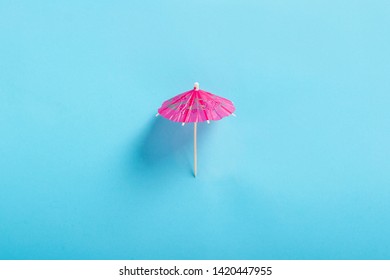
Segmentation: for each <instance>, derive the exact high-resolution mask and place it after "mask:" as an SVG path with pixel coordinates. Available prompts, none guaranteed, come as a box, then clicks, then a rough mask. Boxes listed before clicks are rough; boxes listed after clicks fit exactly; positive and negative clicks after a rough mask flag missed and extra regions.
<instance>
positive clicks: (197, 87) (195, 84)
mask: <svg viewBox="0 0 390 280" xmlns="http://www.w3.org/2000/svg"><path fill="white" fill-rule="evenodd" d="M194 89H195V90H199V83H198V82H196V83H194Z"/></svg>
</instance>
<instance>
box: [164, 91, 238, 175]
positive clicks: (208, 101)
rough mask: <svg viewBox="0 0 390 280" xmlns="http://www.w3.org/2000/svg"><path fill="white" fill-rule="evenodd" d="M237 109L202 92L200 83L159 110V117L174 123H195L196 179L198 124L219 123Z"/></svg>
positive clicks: (213, 95)
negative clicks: (205, 122)
mask: <svg viewBox="0 0 390 280" xmlns="http://www.w3.org/2000/svg"><path fill="white" fill-rule="evenodd" d="M234 110H235V108H234V105H233V102H231V101H230V100H228V99H226V98H223V97H220V96H217V95H215V94H212V93H210V92H207V91H204V90H200V89H199V83H195V84H194V88H193V89H192V90H189V91H186V92H183V93H181V94H179V95H176V96H175V97H172V98H171V99H169V100H167V101H165V102H164V103H163V104H162V105H161V107H160V108H159V109H158V114H157V115H156V116H158V115H161V116H163V117H164V118H167V119H168V120H171V121H173V122H181V123H182V125H185V124H186V123H190V122H193V123H194V175H195V177H196V169H197V168H196V165H197V164H196V126H197V123H198V122H204V121H207V123H210V121H218V120H220V119H222V118H224V117H227V116H229V115H233V116H235V115H234V114H233V112H234Z"/></svg>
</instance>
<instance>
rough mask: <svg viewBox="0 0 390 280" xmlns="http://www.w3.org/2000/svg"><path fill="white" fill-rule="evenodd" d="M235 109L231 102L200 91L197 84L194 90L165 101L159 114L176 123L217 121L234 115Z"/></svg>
mask: <svg viewBox="0 0 390 280" xmlns="http://www.w3.org/2000/svg"><path fill="white" fill-rule="evenodd" d="M234 110H235V108H234V105H233V102H231V101H230V100H228V99H226V98H223V97H220V96H217V95H215V94H212V93H210V92H207V91H204V90H201V89H199V83H195V85H194V88H193V89H192V90H189V91H186V92H183V93H181V94H179V95H176V96H175V97H172V98H171V99H169V100H167V101H165V102H164V103H163V104H162V106H161V107H160V108H159V109H158V113H159V114H160V115H161V116H163V117H164V118H167V119H169V120H171V121H174V122H181V123H189V122H195V123H196V122H204V121H210V120H212V121H217V120H220V119H222V118H223V117H226V116H229V115H231V114H233V112H234Z"/></svg>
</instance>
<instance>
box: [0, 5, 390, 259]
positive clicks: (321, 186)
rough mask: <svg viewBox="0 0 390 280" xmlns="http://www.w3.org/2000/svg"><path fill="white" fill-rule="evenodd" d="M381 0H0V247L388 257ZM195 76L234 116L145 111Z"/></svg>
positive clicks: (162, 254) (388, 133)
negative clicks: (179, 118)
mask: <svg viewBox="0 0 390 280" xmlns="http://www.w3.org/2000/svg"><path fill="white" fill-rule="evenodd" d="M389 14H390V5H389V3H388V1H375V0H373V1H329V0H327V1H277V0H276V1H275V0H273V1H235V2H233V1H230V2H229V1H179V0H177V1H144V0H142V1H141V0H139V1H7V0H1V2H0V32H1V33H0V35H1V36H0V41H1V43H0V136H1V137H0V258H1V259H389V258H390V224H389V221H390V203H389V201H390V189H389V188H390V161H389V158H390V110H389V108H390V95H389V94H390V79H389V73H390V51H389V50H390V32H389V26H390V17H389ZM195 81H199V82H200V86H201V88H203V89H205V90H208V91H210V92H213V93H215V94H218V95H221V96H224V97H226V98H229V99H231V100H232V101H234V102H235V105H236V107H237V110H236V114H237V118H233V117H229V118H225V119H223V120H221V121H219V122H212V123H211V124H210V125H207V124H200V125H199V129H198V131H199V142H198V148H199V152H198V157H199V158H198V160H199V161H198V168H199V173H198V178H196V179H194V178H193V176H192V133H193V130H192V129H193V128H192V125H187V126H184V127H181V126H180V124H177V123H170V122H169V121H167V120H165V119H162V118H155V117H154V115H155V113H156V112H157V109H158V107H159V106H160V105H161V103H162V102H163V101H164V100H166V99H168V98H170V97H172V96H174V95H176V94H178V93H181V92H183V91H186V90H188V89H191V88H192V86H193V83H194V82H195Z"/></svg>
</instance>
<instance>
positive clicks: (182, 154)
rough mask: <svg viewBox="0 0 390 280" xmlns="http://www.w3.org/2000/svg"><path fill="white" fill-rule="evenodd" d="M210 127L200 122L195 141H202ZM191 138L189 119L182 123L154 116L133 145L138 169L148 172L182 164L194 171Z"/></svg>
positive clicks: (189, 170) (182, 166)
mask: <svg viewBox="0 0 390 280" xmlns="http://www.w3.org/2000/svg"><path fill="white" fill-rule="evenodd" d="M210 130H211V125H207V124H204V123H199V124H198V133H197V136H198V137H197V139H198V142H203V139H204V138H205V137H206V135H207V134H208V133H209V132H210ZM193 141H194V126H193V124H192V123H191V124H186V125H185V126H182V125H181V123H177V122H171V121H169V120H167V119H164V118H162V117H157V118H156V117H154V118H153V120H152V121H151V123H150V125H149V126H148V129H147V130H146V131H145V133H144V134H143V135H142V136H141V137H140V141H139V144H138V146H137V148H136V153H135V159H136V163H137V164H136V168H137V171H139V172H138V173H139V174H140V173H142V174H143V175H146V176H149V175H151V174H153V175H156V173H158V172H159V171H161V170H163V169H164V170H167V169H172V170H174V169H175V168H179V169H183V168H185V169H187V170H188V172H189V173H190V174H191V175H193V158H192V157H193Z"/></svg>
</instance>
